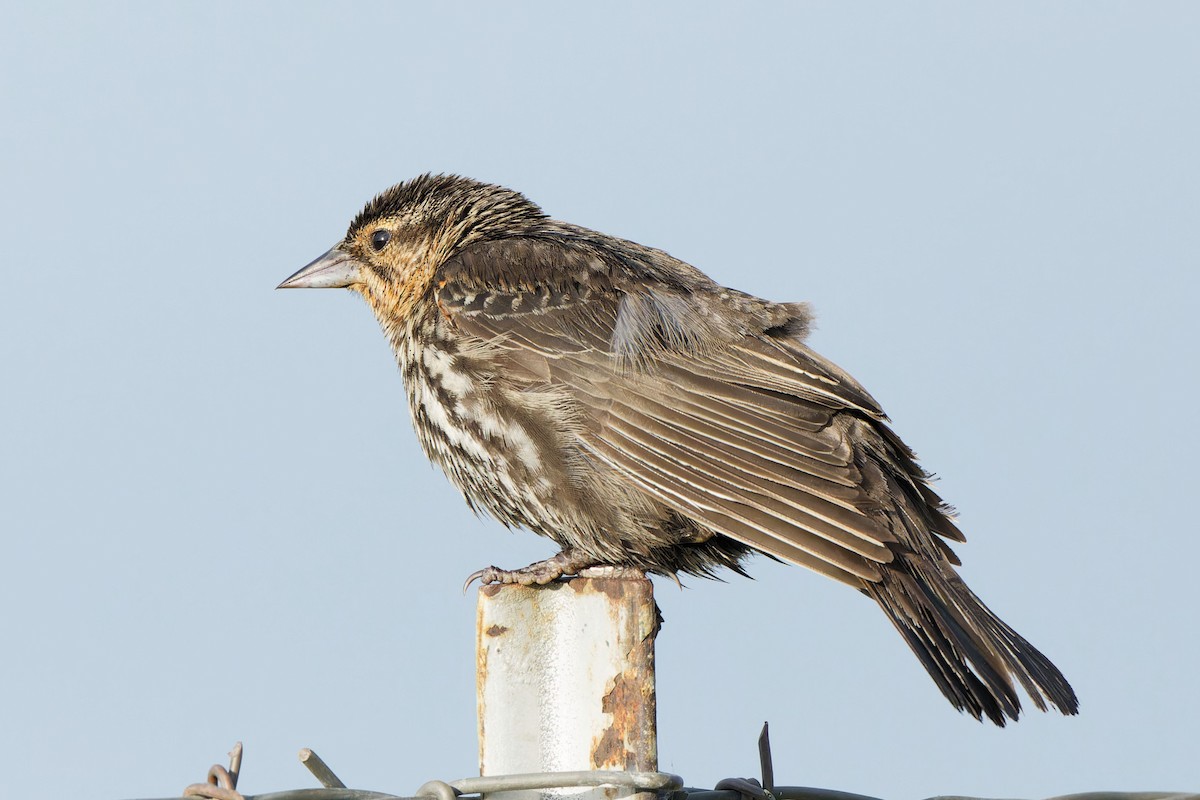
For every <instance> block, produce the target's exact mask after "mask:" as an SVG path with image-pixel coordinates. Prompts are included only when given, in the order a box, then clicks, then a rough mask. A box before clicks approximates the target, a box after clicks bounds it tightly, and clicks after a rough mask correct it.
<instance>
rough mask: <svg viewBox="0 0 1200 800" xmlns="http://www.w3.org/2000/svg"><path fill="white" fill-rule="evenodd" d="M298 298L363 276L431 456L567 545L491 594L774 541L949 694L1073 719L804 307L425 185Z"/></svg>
mask: <svg viewBox="0 0 1200 800" xmlns="http://www.w3.org/2000/svg"><path fill="white" fill-rule="evenodd" d="M280 286H281V288H282V287H314V288H317V287H319V288H332V287H347V288H350V289H353V290H354V291H356V292H358V293H359V294H361V295H362V296H363V297H364V298H366V300H367V302H368V303H369V304H370V306H371V309H372V310H373V311H374V312H375V316H376V317H377V318H378V319H379V322H380V324H381V325H382V326H383V330H384V333H385V334H387V337H388V339H389V340H390V341H391V343H392V348H393V349H394V350H395V353H396V358H397V360H398V361H399V363H400V369H401V371H402V372H403V374H404V380H405V385H406V387H407V391H408V400H409V410H410V411H411V413H412V418H413V424H414V426H415V428H416V431H417V434H418V437H419V438H420V441H421V444H422V446H423V447H424V448H425V452H426V453H427V454H428V455H429V457H430V458H431V459H433V460H434V461H435V462H437V464H438V465H440V466H441V467H442V469H443V470H445V472H446V474H447V475H448V476H449V478H450V480H451V481H453V482H454V484H455V485H456V486H458V488H459V489H461V490H462V492H463V495H464V496H465V497H466V499H467V503H469V504H470V506H471V507H472V508H473V509H476V510H477V511H486V512H488V513H489V514H491V515H492V516H494V517H496V518H497V519H499V520H500V521H501V522H503V523H504V524H506V525H510V526H512V525H515V526H520V527H524V528H529V529H530V530H532V531H534V532H535V533H539V534H541V535H543V536H546V537H549V538H550V539H552V540H554V541H555V542H557V543H558V544H559V546H561V547H562V552H561V553H559V554H558V555H557V556H555V557H554V558H551V559H548V560H546V561H541V562H538V563H536V564H531V565H530V566H528V567H525V568H524V569H519V570H501V569H497V568H496V567H489V568H487V569H484V570H481V571H480V572H478V573H476V574H475V575H473V576H471V577H472V579H474V578H480V579H482V580H483V581H484V582H485V583H488V582H503V583H523V584H541V583H547V582H549V581H551V580H554V579H556V578H558V577H560V576H563V575H572V574H576V573H578V571H579V570H581V569H583V568H586V567H589V566H599V565H614V566H625V567H634V568H637V569H641V570H645V571H647V572H653V573H658V574H663V575H675V574H676V573H678V572H684V573H690V574H693V575H702V576H709V575H712V574H713V572H714V571H715V570H717V569H719V568H721V567H727V568H729V569H732V570H734V571H736V572H739V573H742V574H744V573H743V570H742V567H741V562H742V560H743V559H744V558H745V557H746V556H747V555H748V554H749V553H751V552H754V551H758V552H761V553H765V554H767V555H769V556H772V557H774V558H776V559H780V560H783V561H787V562H791V563H793V564H799V565H801V566H805V567H809V568H810V569H813V570H815V571H817V572H820V573H822V574H824V575H828V576H829V577H831V578H834V579H836V580H839V581H841V582H843V583H846V584H849V585H850V586H853V587H854V588H856V589H858V590H859V591H861V592H863V593H864V594H866V595H868V596H869V597H871V598H873V599H874V600H875V601H876V602H878V603H879V605H880V606H881V607H882V608H883V610H884V611H885V612H886V613H887V615H888V617H889V618H890V619H891V620H892V622H893V624H894V625H895V626H896V628H897V629H898V630H899V631H900V633H901V635H902V636H903V637H904V639H905V641H907V642H908V644H909V646H910V647H911V648H912V650H913V652H914V653H916V655H917V657H918V658H919V659H920V660H921V663H922V664H924V666H925V668H926V669H927V670H928V671H929V674H930V675H931V676H932V677H933V680H934V681H935V682H936V683H937V685H938V687H939V688H940V689H941V690H942V692H943V693H944V694H945V695H946V697H947V698H948V699H949V700H950V702H951V703H953V704H954V706H955V707H956V708H959V709H960V710H964V711H967V712H968V713H970V714H972V715H973V716H975V717H976V718H977V719H979V718H981V717H982V716H983V715H986V716H987V717H988V718H990V719H991V720H992V721H993V722H995V723H996V724H998V725H1003V724H1004V722H1005V719H1006V717H1008V718H1012V719H1016V718H1017V716H1018V714H1019V712H1020V702H1019V700H1018V698H1017V694H1016V691H1015V689H1014V686H1013V678H1016V680H1017V681H1018V682H1019V683H1020V684H1021V685H1022V686H1023V687H1024V688H1025V690H1026V692H1027V693H1028V694H1029V696H1030V697H1031V698H1032V700H1033V702H1034V704H1035V705H1036V706H1037V707H1038V708H1040V709H1042V710H1045V709H1046V703H1047V702H1049V703H1051V704H1053V705H1054V706H1056V707H1057V708H1058V709H1059V710H1061V711H1062V712H1063V713H1066V714H1074V713H1076V712H1077V709H1078V701H1077V700H1076V698H1075V694H1074V692H1073V691H1072V690H1071V687H1070V686H1069V685H1068V683H1067V681H1066V679H1065V678H1064V677H1063V676H1062V674H1061V673H1060V672H1059V671H1058V669H1056V668H1055V666H1054V665H1053V664H1051V663H1050V661H1049V660H1048V659H1047V658H1046V657H1045V656H1043V655H1042V654H1041V653H1040V652H1038V651H1037V650H1036V649H1035V648H1034V647H1033V646H1032V645H1030V644H1029V643H1028V642H1027V641H1025V640H1024V639H1023V638H1021V637H1020V636H1019V635H1018V634H1017V633H1016V632H1015V631H1014V630H1013V629H1012V628H1010V627H1008V625H1006V624H1004V622H1003V621H1001V620H1000V619H999V618H998V617H997V616H996V615H995V614H993V613H992V612H991V611H990V610H989V609H988V608H987V606H985V605H984V604H983V603H982V602H981V601H980V600H979V598H978V597H976V596H975V594H974V593H973V592H971V590H970V589H968V588H967V586H966V585H965V584H964V583H963V581H962V579H961V578H960V577H959V576H958V574H957V573H956V572H955V571H954V566H953V565H956V564H959V563H960V562H959V561H958V558H957V557H956V556H955V554H954V553H953V551H951V549H950V547H949V546H948V545H947V543H946V541H945V540H952V541H958V542H961V541H963V535H962V533H961V532H959V530H958V528H957V527H955V525H954V523H953V522H952V521H951V518H950V516H949V509H948V508H947V506H946V505H945V504H944V503H943V502H942V500H941V498H939V497H938V496H937V494H935V493H934V492H933V490H932V489H931V488H930V487H929V485H928V483H927V478H928V475H927V473H925V472H924V471H923V470H922V469H921V468H920V467H918V466H917V464H916V462H915V460H914V455H913V453H912V451H911V450H909V448H908V447H907V446H905V444H904V443H903V442H901V441H900V439H899V438H898V437H897V436H896V434H895V433H893V432H892V430H891V428H889V427H888V426H887V424H886V419H887V418H886V416H885V415H884V413H883V411H882V410H881V409H880V407H879V405H878V404H877V403H876V402H875V401H874V400H873V399H872V398H871V396H870V395H869V394H867V392H866V390H865V389H863V388H862V387H861V386H859V384H858V383H857V382H856V381H855V380H854V379H853V378H851V377H850V376H849V375H847V374H846V373H845V372H843V371H842V370H841V369H839V368H838V367H837V366H835V365H834V364H832V363H830V362H829V361H827V360H825V359H824V358H822V357H821V356H819V355H817V354H816V353H814V352H813V351H812V350H810V349H809V348H808V347H807V346H806V345H805V344H804V338H805V335H806V333H807V331H808V326H809V321H810V318H811V317H810V313H809V310H808V307H807V306H806V305H804V304H802V303H772V302H769V301H766V300H760V299H758V298H756V297H752V296H750V295H747V294H744V293H742V292H738V291H735V290H733V289H726V288H724V287H722V286H719V285H717V284H716V283H714V282H713V281H712V280H711V279H709V278H708V277H707V276H705V275H704V274H702V273H701V272H700V271H699V270H697V269H695V268H694V267H692V266H690V265H688V264H685V263H683V262H682V261H679V260H677V259H674V258H672V257H671V256H669V255H667V254H666V253H664V252H663V251H661V250H655V249H653V248H650V247H644V246H642V245H639V244H635V243H634V242H630V241H625V240H623V239H616V238H613V237H611V236H605V235H603V234H601V233H597V232H595V231H591V230H588V229H586V228H580V227H578V226H575V225H570V224H567V223H564V222H558V221H556V220H552V219H549V218H547V217H546V215H545V214H544V213H543V212H542V211H541V209H540V208H538V207H537V206H536V205H534V204H533V203H531V202H530V201H528V200H527V199H526V198H525V197H524V196H522V195H521V194H519V193H517V192H514V191H511V190H509V189H504V188H502V187H499V186H493V185H489V184H484V183H478V182H476V181H473V180H469V179H466V178H460V177H457V176H445V175H438V176H431V175H425V176H422V177H419V178H416V179H415V180H412V181H409V182H407V183H402V184H399V185H397V186H394V187H392V188H391V189H389V190H387V191H386V192H384V193H383V194H381V195H379V196H378V197H376V198H375V199H374V200H372V201H371V202H370V203H368V204H367V206H366V208H364V209H363V211H362V213H360V214H359V215H358V216H357V217H356V218H355V219H354V221H353V222H352V223H351V224H350V229H349V231H347V233H346V237H345V238H344V239H343V240H342V241H341V242H340V243H339V244H338V245H337V246H335V247H334V248H333V249H331V250H330V251H329V252H327V253H325V254H324V255H322V256H321V257H320V258H318V259H317V260H316V261H313V262H312V263H311V264H309V265H308V266H306V267H304V268H303V269H301V270H300V271H299V272H297V273H296V274H295V275H293V276H291V277H290V278H288V279H287V280H286V281H284V282H283V283H282V284H281V285H280Z"/></svg>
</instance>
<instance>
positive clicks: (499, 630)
mask: <svg viewBox="0 0 1200 800" xmlns="http://www.w3.org/2000/svg"><path fill="white" fill-rule="evenodd" d="M507 630H508V626H507V625H493V626H491V627H490V628H488V629H487V630H486V631H484V633H486V634H487V635H488V636H500V635H501V634H503V633H504V632H506V631H507Z"/></svg>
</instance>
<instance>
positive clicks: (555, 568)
mask: <svg viewBox="0 0 1200 800" xmlns="http://www.w3.org/2000/svg"><path fill="white" fill-rule="evenodd" d="M591 566H595V562H594V561H592V560H591V559H587V558H583V557H581V556H579V555H576V554H575V553H574V552H573V551H571V550H563V551H562V552H561V553H559V554H558V555H556V556H554V557H553V558H547V559H546V560H545V561H535V562H533V563H532V564H530V565H529V566H528V567H522V568H521V569H500V568H499V567H486V568H485V569H481V570H478V571H476V572H472V573H471V574H470V575H468V576H467V582H466V583H464V584H463V592H464V593H465V592H466V591H467V589H470V588H471V584H472V583H474V582H475V581H479V582H480V583H481V584H483V585H484V586H487V585H488V584H489V583H518V584H520V585H521V586H545V585H546V584H547V583H550V582H551V581H556V580H558V579H559V578H561V577H562V576H563V575H578V574H579V573H580V571H581V570H583V569H586V568H587V567H591Z"/></svg>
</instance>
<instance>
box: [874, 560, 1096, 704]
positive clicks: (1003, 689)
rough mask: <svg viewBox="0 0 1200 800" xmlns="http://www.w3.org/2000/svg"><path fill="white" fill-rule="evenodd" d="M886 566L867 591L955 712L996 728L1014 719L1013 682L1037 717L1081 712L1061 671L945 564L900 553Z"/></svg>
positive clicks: (1015, 697)
mask: <svg viewBox="0 0 1200 800" xmlns="http://www.w3.org/2000/svg"><path fill="white" fill-rule="evenodd" d="M890 566H891V568H890V569H887V570H885V573H884V576H883V579H882V580H881V581H880V582H879V583H873V584H870V585H868V586H867V587H866V588H865V590H864V591H865V592H866V594H868V595H869V596H870V597H872V598H874V599H875V601H876V602H878V603H879V605H880V606H882V608H883V610H884V611H885V612H887V615H888V617H889V618H890V619H891V620H892V623H893V624H894V625H895V626H896V629H897V630H898V631H900V635H901V636H903V637H904V640H905V641H906V642H908V646H909V647H911V648H912V651H913V652H914V653H916V654H917V657H918V658H919V659H921V663H922V664H924V665H925V669H926V670H928V671H929V674H930V676H932V677H933V680H934V682H935V683H936V684H937V685H938V688H939V689H941V690H942V694H944V695H946V699H948V700H949V701H950V702H951V703H952V704H953V705H954V707H955V708H957V709H959V710H960V711H966V712H967V713H968V714H971V715H972V716H973V717H975V719H982V718H983V716H984V715H986V716H987V717H988V719H990V720H991V721H992V722H994V723H996V724H997V725H1000V726H1003V725H1004V724H1005V722H1006V721H1007V720H1009V719H1012V720H1016V719H1017V717H1018V716H1019V715H1020V713H1021V702H1020V699H1019V698H1018V697H1017V692H1016V689H1015V687H1014V685H1013V678H1016V680H1017V682H1019V683H1020V684H1021V686H1022V687H1023V688H1024V689H1025V692H1026V693H1027V694H1028V695H1029V697H1030V699H1031V700H1032V701H1033V703H1034V705H1036V706H1037V707H1038V708H1039V709H1040V710H1042V711H1045V710H1046V707H1047V703H1049V704H1050V705H1053V706H1054V707H1056V708H1057V709H1058V710H1059V711H1061V712H1062V713H1064V714H1077V713H1079V700H1078V699H1077V698H1076V697H1075V692H1074V690H1072V689H1071V686H1070V684H1068V683H1067V679H1066V678H1064V677H1063V674H1062V673H1061V672H1059V671H1058V668H1057V667H1055V666H1054V665H1053V664H1052V663H1050V659H1048V658H1046V657H1045V656H1044V655H1042V654H1041V653H1040V652H1039V651H1038V650H1037V648H1035V647H1034V646H1033V645H1031V644H1030V643H1029V642H1027V641H1025V639H1023V638H1022V637H1021V636H1020V634H1018V633H1017V632H1016V631H1014V630H1013V629H1012V628H1010V627H1008V625H1006V624H1005V623H1004V621H1003V620H1001V619H1000V618H999V617H997V616H996V615H995V614H994V613H992V611H991V609H989V608H988V607H987V606H986V605H984V604H983V601H982V600H980V599H979V598H978V597H976V596H975V593H974V592H972V591H971V590H970V589H969V588H967V585H966V584H965V583H964V582H963V580H962V578H960V577H959V576H958V575H957V574H956V573H954V571H953V570H952V569H951V568H950V567H949V565H946V566H945V567H940V565H936V564H932V563H930V562H929V561H924V563H922V561H921V560H918V559H916V558H909V557H906V556H905V555H903V554H897V557H896V561H895V562H893V563H892V564H891V565H890Z"/></svg>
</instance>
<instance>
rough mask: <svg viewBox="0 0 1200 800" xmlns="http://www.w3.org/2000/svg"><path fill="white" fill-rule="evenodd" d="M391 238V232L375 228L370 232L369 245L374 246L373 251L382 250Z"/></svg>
mask: <svg viewBox="0 0 1200 800" xmlns="http://www.w3.org/2000/svg"><path fill="white" fill-rule="evenodd" d="M391 240H392V232H391V231H385V230H383V229H380V230H377V231H375V232H374V233H372V234H371V247H374V248H375V252H379V251H380V250H382V249H383V248H384V247H385V246H386V245H387V243H388V242H390V241H391Z"/></svg>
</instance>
